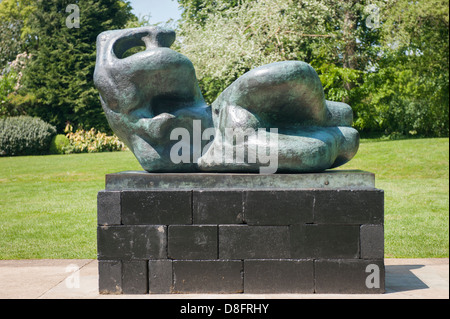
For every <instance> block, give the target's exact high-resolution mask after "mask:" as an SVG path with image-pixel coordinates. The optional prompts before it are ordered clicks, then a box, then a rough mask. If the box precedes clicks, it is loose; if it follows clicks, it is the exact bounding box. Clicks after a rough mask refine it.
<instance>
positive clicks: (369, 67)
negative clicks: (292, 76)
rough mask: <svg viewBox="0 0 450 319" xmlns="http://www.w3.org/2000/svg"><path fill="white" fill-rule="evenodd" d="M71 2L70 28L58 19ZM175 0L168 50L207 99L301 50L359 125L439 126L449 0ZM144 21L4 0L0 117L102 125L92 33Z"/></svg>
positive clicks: (110, 10)
mask: <svg viewBox="0 0 450 319" xmlns="http://www.w3.org/2000/svg"><path fill="white" fill-rule="evenodd" d="M74 2H75V3H77V5H78V6H79V7H80V11H81V20H80V28H79V29H77V28H74V29H69V28H67V27H66V24H65V20H66V18H67V15H68V13H66V12H65V8H66V7H67V5H68V4H71V3H74ZM178 2H179V4H180V6H181V7H182V8H183V14H182V19H181V20H180V21H179V22H178V23H177V25H176V28H177V30H176V31H177V36H178V39H177V42H176V43H175V45H174V47H173V48H174V49H176V50H178V51H180V52H182V53H183V54H185V55H186V56H188V57H189V58H190V59H191V60H192V61H193V63H194V66H195V68H196V71H197V76H198V78H199V81H200V85H201V88H202V92H203V94H204V95H205V98H206V99H207V101H208V102H210V103H211V102H212V101H213V100H214V99H215V98H216V97H217V96H218V94H220V93H221V92H222V91H223V90H224V89H225V88H226V87H227V86H228V85H229V84H231V83H232V82H233V81H234V80H235V79H237V78H238V77H239V76H241V75H242V74H244V73H245V72H246V71H248V70H250V69H252V68H254V67H257V66H260V65H262V64H266V63H271V62H276V61H284V60H302V61H305V62H308V63H310V64H311V65H312V66H313V67H314V68H315V69H316V70H317V72H318V74H319V76H320V79H321V81H322V83H323V85H324V89H325V93H326V97H327V99H329V100H335V101H344V102H347V103H349V104H350V105H351V106H352V107H353V110H354V113H355V122H354V125H355V127H356V128H358V129H359V130H360V131H362V132H363V133H370V132H378V133H384V134H390V135H391V136H396V135H420V136H448V132H449V125H448V123H449V122H448V110H449V102H448V92H449V75H448V70H449V56H448V55H449V44H448V43H449V42H448V40H449V38H448V32H449V27H448V20H449V16H448V0H445V1H439V0H431V1H425V0H416V1H410V0H387V1H384V0H372V1H364V0H363V1H354V0H344V1H331V0H324V1H323V0H322V1H318V0H231V1H225V0H178ZM378 19H379V20H378ZM146 24H148V21H142V20H141V21H139V20H138V19H137V18H136V17H135V16H134V15H133V14H132V13H131V7H130V5H129V3H127V2H126V1H118V0H100V1H94V0H77V1H74V0H52V1H42V0H38V1H36V0H18V1H17V0H14V1H12V0H3V1H2V2H1V3H0V70H2V71H0V72H1V73H0V74H2V75H1V79H0V115H1V116H11V115H21V114H28V115H32V116H38V117H41V118H42V119H44V120H45V121H47V122H49V123H51V124H53V125H55V126H56V127H57V128H58V130H59V131H62V130H63V129H64V127H65V124H66V122H67V121H70V122H71V123H73V124H74V125H80V126H83V127H85V128H87V129H89V128H90V127H95V128H96V129H98V130H102V131H108V130H109V127H108V125H107V122H106V118H105V117H104V115H103V112H102V109H101V106H100V102H99V99H98V92H97V91H96V89H95V88H94V86H93V81H92V74H93V70H94V67H95V54H96V52H95V51H96V50H95V38H96V36H97V35H98V34H99V33H100V32H102V31H104V30H109V29H119V28H125V27H132V26H138V25H146ZM24 52H25V54H24Z"/></svg>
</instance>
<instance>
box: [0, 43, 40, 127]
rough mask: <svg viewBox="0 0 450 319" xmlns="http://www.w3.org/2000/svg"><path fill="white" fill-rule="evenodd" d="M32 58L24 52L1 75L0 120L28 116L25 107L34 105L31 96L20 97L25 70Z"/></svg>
mask: <svg viewBox="0 0 450 319" xmlns="http://www.w3.org/2000/svg"><path fill="white" fill-rule="evenodd" d="M29 59H30V56H29V55H28V54H27V53H26V52H24V53H21V54H18V55H17V56H16V59H15V60H14V61H13V62H10V63H9V66H8V67H7V68H5V69H4V70H3V75H1V74H0V118H5V117H11V116H19V115H26V112H25V106H26V105H32V104H33V102H34V98H33V96H32V95H30V94H26V95H20V94H19V91H20V89H21V87H22V76H23V70H24V69H25V67H26V64H27V63H28V60H29Z"/></svg>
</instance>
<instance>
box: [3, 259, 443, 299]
mask: <svg viewBox="0 0 450 319" xmlns="http://www.w3.org/2000/svg"><path fill="white" fill-rule="evenodd" d="M385 264H386V293H385V294H382V295H323V294H278V295H252V294H240V295H139V296H136V295H121V296H103V295H99V294H98V291H97V289H98V288H97V287H98V286H97V285H98V270H97V261H96V260H19V261H15V260H0V299H74V298H76V299H114V298H118V299H119V298H121V299H125V298H146V299H182V298H183V299H215V298H217V299H227V298H230V299H241V298H244V299H325V298H333V299H335V298H339V299H341V298H344V299H352V298H358V299H361V298H365V299H374V298H376V299H395V298H401V299H431V298H432V299H449V260H448V258H437V259H386V260H385Z"/></svg>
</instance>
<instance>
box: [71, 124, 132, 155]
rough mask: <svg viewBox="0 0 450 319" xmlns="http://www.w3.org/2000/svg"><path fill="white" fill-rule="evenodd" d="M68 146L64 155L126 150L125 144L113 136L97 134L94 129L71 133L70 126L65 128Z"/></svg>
mask: <svg viewBox="0 0 450 319" xmlns="http://www.w3.org/2000/svg"><path fill="white" fill-rule="evenodd" d="M66 131H68V133H67V135H66V136H67V139H68V142H69V145H68V146H67V147H65V148H64V153H65V154H71V153H101V152H116V151H125V150H127V148H126V146H125V144H124V143H123V142H121V141H120V140H119V138H118V137H117V136H115V135H113V136H108V135H106V134H105V133H101V132H97V131H96V130H95V129H94V128H92V129H90V130H89V131H85V130H82V129H78V130H77V131H76V132H72V128H71V126H70V125H67V127H66Z"/></svg>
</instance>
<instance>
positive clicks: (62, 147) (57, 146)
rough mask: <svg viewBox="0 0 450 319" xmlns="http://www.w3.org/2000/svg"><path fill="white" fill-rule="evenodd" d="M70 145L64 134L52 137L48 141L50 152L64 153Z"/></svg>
mask: <svg viewBox="0 0 450 319" xmlns="http://www.w3.org/2000/svg"><path fill="white" fill-rule="evenodd" d="M69 146H70V141H69V139H68V138H67V136H65V135H64V134H58V135H56V136H55V137H53V139H52V142H51V143H50V154H64V153H65V152H66V150H67V149H68V148H69Z"/></svg>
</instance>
